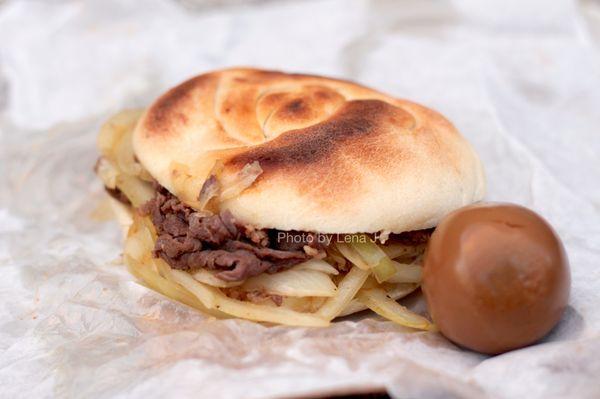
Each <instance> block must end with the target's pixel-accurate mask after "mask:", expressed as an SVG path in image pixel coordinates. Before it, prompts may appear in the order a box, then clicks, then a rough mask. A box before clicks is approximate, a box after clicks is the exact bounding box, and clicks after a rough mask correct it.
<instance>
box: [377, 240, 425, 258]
mask: <svg viewBox="0 0 600 399" xmlns="http://www.w3.org/2000/svg"><path fill="white" fill-rule="evenodd" d="M381 249H383V251H385V253H386V254H387V256H388V257H390V258H391V259H396V258H399V257H404V258H410V257H414V256H418V255H421V254H423V252H425V244H421V245H405V244H399V243H391V244H388V245H385V246H383V247H382V248H381Z"/></svg>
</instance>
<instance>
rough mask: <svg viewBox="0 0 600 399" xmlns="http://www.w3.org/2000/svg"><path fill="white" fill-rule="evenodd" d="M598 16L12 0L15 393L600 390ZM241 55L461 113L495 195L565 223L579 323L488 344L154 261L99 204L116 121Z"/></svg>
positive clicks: (4, 126)
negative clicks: (182, 285) (282, 305)
mask: <svg viewBox="0 0 600 399" xmlns="http://www.w3.org/2000/svg"><path fill="white" fill-rule="evenodd" d="M599 26H600V3H599V2H598V1H595V2H594V1H584V2H580V3H575V2H572V1H563V0H553V1H542V0H540V1H517V0H510V1H475V0H457V1H421V0H412V1H392V0H389V1H384V0H381V1H343V0H328V1H302V2H300V1H270V2H268V1H255V2H246V3H244V2H243V1H230V2H219V1H214V0H211V1H207V2H203V1H193V0H186V1H167V0H163V1H160V0H149V1H117V0H98V1H76V0H64V1H58V0H57V1H41V0H40V1H3V2H0V112H1V114H0V129H1V130H0V266H1V269H0V270H1V271H2V274H1V276H2V278H0V351H1V355H0V396H1V397H6V398H9V397H11V398H12V397H28V398H32V397H36V398H37V397H74V398H80V397H100V398H104V397H106V398H107V397H130V398H161V397H178V398H179V397H201V398H221V397H223V398H227V397H232V398H233V397H243V398H267V397H280V396H286V397H293V396H296V397H301V396H305V395H325V394H328V393H350V392H373V391H378V390H379V391H381V390H387V391H388V392H389V394H390V395H391V396H393V397H398V398H412V397H415V398H416V397H419V398H452V397H456V398H483V397H485V398H523V397H526V398H529V399H534V398H567V397H568V398H598V397H600V381H599V377H600V158H599V156H600V60H599V56H598V38H599V37H600V28H599ZM231 65H254V66H260V67H267V68H275V69H284V70H288V71H302V72H311V73H320V74H328V75H335V76H339V77H343V78H348V79H354V80H357V81H360V82H363V83H365V84H368V85H371V86H374V87H376V88H378V89H381V90H384V91H387V92H390V93H392V94H394V95H397V96H400V97H406V98H410V99H413V100H416V101H418V102H422V103H424V104H426V105H429V106H431V107H433V108H436V109H438V110H439V111H441V112H442V113H444V114H445V115H447V116H448V117H449V118H450V119H451V120H452V121H453V122H454V123H455V124H456V125H457V127H458V128H459V130H461V131H462V132H463V134H464V135H465V136H466V137H467V138H468V139H469V140H470V141H471V142H472V143H473V144H474V146H475V147H476V149H477V151H478V152H479V154H480V155H481V157H482V159H483V161H484V164H485V167H486V172H487V177H488V183H489V191H488V195H487V199H489V200H502V201H511V202H516V203H520V204H523V205H526V206H528V207H531V208H533V209H535V210H536V211H538V212H540V213H541V214H542V215H543V216H545V217H546V218H547V219H548V220H549V221H550V222H551V223H552V224H553V225H554V226H555V228H556V229H557V231H558V232H559V233H560V235H561V237H562V238H563V240H564V243H565V246H566V248H567V252H568V255H569V258H570V261H571V271H572V279H573V284H572V296H571V300H570V306H569V308H568V309H567V311H566V313H565V315H564V318H563V320H562V321H561V323H560V324H559V325H558V327H557V328H556V329H555V330H553V332H552V333H551V334H550V335H549V336H548V337H546V338H545V339H544V340H543V341H542V342H541V343H539V344H537V345H535V346H532V347H529V348H525V349H521V350H517V351H513V352H510V353H506V354H504V355H501V356H496V357H486V356H482V355H479V354H476V353H473V352H469V351H464V350H461V349H458V348H457V347H455V346H454V345H452V344H451V343H449V342H448V341H446V340H445V339H444V338H443V337H442V336H440V335H438V334H433V333H422V332H413V331H409V330H407V329H404V328H401V327H398V326H396V325H394V324H392V323H390V322H385V321H382V320H381V319H379V318H377V317H375V316H368V317H366V318H363V319H351V320H346V321H342V322H337V323H334V325H333V326H332V327H330V328H326V329H304V328H288V327H266V326H263V325H260V324H256V323H251V322H247V321H238V320H227V321H215V320H209V319H206V318H205V317H203V316H202V315H200V314H198V313H197V312H195V311H193V310H191V309H189V308H187V307H186V306H183V305H180V304H177V303H174V302H171V301H170V300H167V299H165V298H163V297H162V296H160V295H158V294H156V293H154V292H151V291H149V290H147V289H146V288H144V287H142V286H140V285H139V284H137V283H136V282H134V281H133V279H132V278H131V277H130V276H129V275H128V274H127V273H126V272H125V270H124V267H123V266H122V265H120V264H119V261H118V259H119V254H120V252H121V249H122V245H121V241H120V232H119V228H118V227H117V225H116V224H115V223H112V222H99V221H97V220H95V219H94V217H92V216H91V215H92V213H93V210H94V209H96V207H97V206H98V204H100V203H101V201H102V198H103V195H104V194H103V190H102V188H101V185H100V183H99V182H98V180H97V179H96V178H95V176H94V175H93V173H92V166H93V164H94V161H95V160H96V157H97V152H96V149H95V135H96V132H97V130H98V127H99V125H100V124H101V122H102V121H103V120H104V119H105V118H106V117H107V116H108V115H110V114H111V113H112V112H115V111H117V110H119V109H121V108H124V107H130V108H131V107H139V106H144V105H147V104H148V103H149V102H150V101H151V100H152V99H153V98H154V97H155V96H156V95H158V94H159V93H161V92H162V91H164V90H165V89H167V88H169V87H170V86H172V85H174V84H175V83H177V82H179V81H182V80H184V79H185V78H187V77H189V76H192V75H194V74H197V73H201V72H204V71H206V70H209V69H213V68H217V67H222V66H231ZM403 303H404V304H405V305H407V306H410V307H412V308H414V309H417V310H420V311H423V310H424V304H423V301H422V299H420V298H419V296H418V295H417V296H412V297H410V298H408V299H407V300H405V301H404V302H403Z"/></svg>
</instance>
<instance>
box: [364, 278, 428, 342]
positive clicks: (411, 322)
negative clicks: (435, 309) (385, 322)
mask: <svg viewBox="0 0 600 399" xmlns="http://www.w3.org/2000/svg"><path fill="white" fill-rule="evenodd" d="M357 297H358V300H359V301H360V302H362V303H363V304H364V305H365V306H367V307H368V308H369V309H371V310H372V311H373V312H375V313H377V314H379V315H381V316H383V317H385V318H386V319H389V320H391V321H393V322H394V323H397V324H400V325H402V326H405V327H411V328H416V329H420V330H430V331H433V330H436V327H435V325H434V324H433V323H431V322H430V321H429V320H427V319H426V318H424V317H423V316H420V315H418V314H416V313H414V312H411V311H410V310H408V309H407V308H405V307H404V306H402V305H400V304H399V303H398V302H396V301H395V300H393V299H392V298H390V297H389V296H388V295H387V294H386V292H385V291H384V290H383V289H381V288H376V289H370V290H363V291H361V292H359V293H358V296H357Z"/></svg>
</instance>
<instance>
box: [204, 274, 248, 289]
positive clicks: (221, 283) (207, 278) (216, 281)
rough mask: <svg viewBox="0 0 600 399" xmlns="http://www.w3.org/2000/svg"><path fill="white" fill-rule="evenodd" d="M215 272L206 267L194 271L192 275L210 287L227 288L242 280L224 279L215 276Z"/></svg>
mask: <svg viewBox="0 0 600 399" xmlns="http://www.w3.org/2000/svg"><path fill="white" fill-rule="evenodd" d="M216 274H217V273H216V272H214V271H212V270H207V269H200V270H198V271H196V272H194V274H193V276H194V278H195V279H196V280H198V281H200V282H201V283H204V284H208V285H210V286H212V287H219V288H229V287H236V286H238V285H241V284H242V283H243V282H242V281H225V280H221V279H220V278H218V277H217V276H216Z"/></svg>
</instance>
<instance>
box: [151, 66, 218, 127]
mask: <svg viewBox="0 0 600 399" xmlns="http://www.w3.org/2000/svg"><path fill="white" fill-rule="evenodd" d="M215 82H216V78H215V76H214V74H212V73H208V74H204V75H200V76H196V77H195V78H192V79H189V80H187V81H185V82H183V83H181V84H180V85H178V86H175V87H174V88H172V89H171V90H169V91H167V92H166V93H165V94H163V95H162V96H161V97H159V98H158V100H157V101H156V102H155V103H154V104H153V105H152V106H151V107H150V109H149V110H148V113H147V114H146V118H145V120H144V128H145V129H144V131H145V134H146V137H151V136H162V135H166V134H168V133H170V132H171V131H172V129H173V124H174V122H175V123H177V124H180V125H184V124H186V123H187V121H188V117H187V115H185V107H184V106H183V104H185V103H186V102H188V101H189V100H190V97H191V96H192V93H193V91H194V90H201V89H202V88H205V87H207V86H208V85H210V84H214V83H215Z"/></svg>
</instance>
